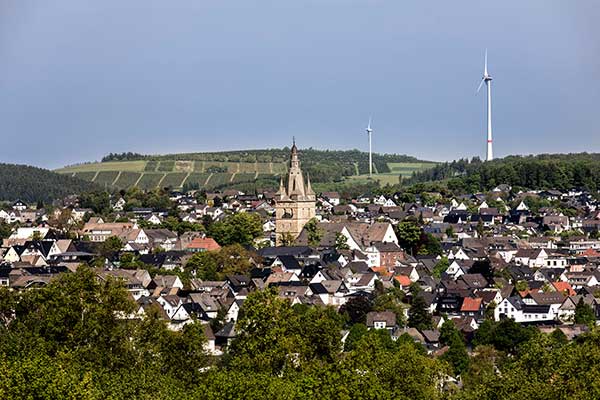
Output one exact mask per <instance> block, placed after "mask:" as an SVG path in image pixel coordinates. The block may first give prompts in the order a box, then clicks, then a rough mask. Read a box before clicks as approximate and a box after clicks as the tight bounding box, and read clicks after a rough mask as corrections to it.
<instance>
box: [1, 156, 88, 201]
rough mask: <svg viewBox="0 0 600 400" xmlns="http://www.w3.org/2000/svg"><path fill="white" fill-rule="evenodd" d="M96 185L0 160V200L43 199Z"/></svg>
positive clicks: (80, 190)
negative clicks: (4, 162) (0, 161)
mask: <svg viewBox="0 0 600 400" xmlns="http://www.w3.org/2000/svg"><path fill="white" fill-rule="evenodd" d="M96 188H97V186H96V185H94V184H93V183H91V182H87V181H84V180H81V179H77V178H73V177H70V176H67V175H61V174H57V173H55V172H52V171H49V170H46V169H42V168H37V167H31V166H28V165H17V164H2V163H0V200H7V201H14V200H17V199H21V200H23V201H25V202H28V203H32V202H37V201H42V202H45V203H47V202H52V201H53V200H55V199H60V198H63V197H65V196H67V195H70V194H78V193H81V192H83V191H90V190H94V189H96Z"/></svg>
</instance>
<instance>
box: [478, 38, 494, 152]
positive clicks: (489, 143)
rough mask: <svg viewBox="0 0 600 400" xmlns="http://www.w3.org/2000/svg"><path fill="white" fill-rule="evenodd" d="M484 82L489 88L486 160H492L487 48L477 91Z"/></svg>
mask: <svg viewBox="0 0 600 400" xmlns="http://www.w3.org/2000/svg"><path fill="white" fill-rule="evenodd" d="M484 82H485V86H486V89H487V156H486V158H485V160H486V161H492V160H493V159H494V152H493V149H492V77H491V76H490V74H488V69H487V49H486V50H485V61H484V65H483V78H482V79H481V83H480V84H479V87H478V88H477V93H479V90H481V86H483V83H484Z"/></svg>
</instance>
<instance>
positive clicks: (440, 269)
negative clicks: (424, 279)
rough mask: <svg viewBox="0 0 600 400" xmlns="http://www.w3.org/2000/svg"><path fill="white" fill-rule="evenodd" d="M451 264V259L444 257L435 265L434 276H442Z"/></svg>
mask: <svg viewBox="0 0 600 400" xmlns="http://www.w3.org/2000/svg"><path fill="white" fill-rule="evenodd" d="M449 266H450V261H448V258H447V257H442V259H441V260H440V261H438V263H437V264H435V266H434V267H433V276H435V277H436V278H441V276H442V273H444V272H445V271H446V270H447V269H448V267H449Z"/></svg>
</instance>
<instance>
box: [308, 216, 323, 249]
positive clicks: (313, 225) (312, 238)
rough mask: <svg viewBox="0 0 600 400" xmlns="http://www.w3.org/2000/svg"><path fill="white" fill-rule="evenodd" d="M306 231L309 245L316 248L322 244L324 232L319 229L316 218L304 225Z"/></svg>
mask: <svg viewBox="0 0 600 400" xmlns="http://www.w3.org/2000/svg"><path fill="white" fill-rule="evenodd" d="M304 229H305V230H306V233H307V234H308V245H309V246H313V247H316V246H318V245H319V244H320V243H321V239H322V238H323V234H324V231H323V229H321V228H320V227H319V223H318V221H317V220H316V218H311V219H310V221H308V222H307V223H306V225H304Z"/></svg>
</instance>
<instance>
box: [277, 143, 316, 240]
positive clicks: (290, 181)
mask: <svg viewBox="0 0 600 400" xmlns="http://www.w3.org/2000/svg"><path fill="white" fill-rule="evenodd" d="M315 214H316V196H315V192H314V191H313V190H312V187H311V185H310V177H307V179H306V183H305V182H304V176H303V175H302V170H301V169H300V160H299V158H298V148H297V147H296V143H295V142H294V144H293V146H292V151H291V156H290V164H289V171H288V176H287V181H286V182H284V180H283V178H282V179H281V183H280V185H279V191H278V192H277V194H276V196H275V233H276V244H277V245H278V246H280V245H282V244H286V242H289V241H291V240H295V239H296V238H297V237H298V235H299V234H300V232H301V231H302V228H304V225H305V224H306V223H307V222H308V221H309V220H310V219H311V218H314V216H315Z"/></svg>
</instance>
